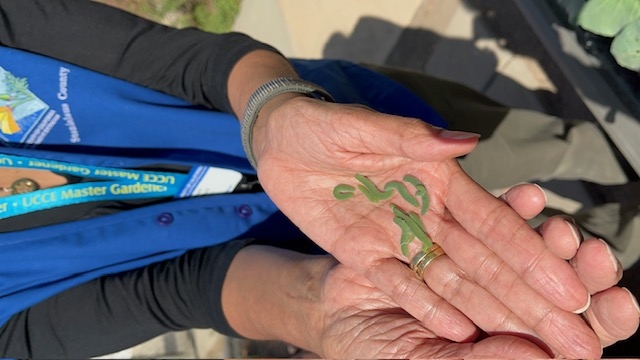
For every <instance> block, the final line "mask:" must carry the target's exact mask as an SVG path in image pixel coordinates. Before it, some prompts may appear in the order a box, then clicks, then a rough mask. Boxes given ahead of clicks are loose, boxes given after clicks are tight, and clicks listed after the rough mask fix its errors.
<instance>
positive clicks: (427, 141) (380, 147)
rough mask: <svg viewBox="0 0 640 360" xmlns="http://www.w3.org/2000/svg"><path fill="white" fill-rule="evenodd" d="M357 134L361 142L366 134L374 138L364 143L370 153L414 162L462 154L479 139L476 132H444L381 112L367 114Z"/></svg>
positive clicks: (416, 121) (414, 120) (416, 120)
mask: <svg viewBox="0 0 640 360" xmlns="http://www.w3.org/2000/svg"><path fill="white" fill-rule="evenodd" d="M360 131H361V133H360V136H361V138H362V139H369V136H367V135H370V136H371V138H373V139H375V141H367V143H366V146H367V147H368V150H369V151H370V152H372V153H375V154H380V155H392V156H400V157H405V158H409V159H412V160H416V161H441V160H447V159H451V158H454V157H458V156H462V155H466V154H468V153H470V152H471V151H472V150H473V149H474V148H475V147H476V145H477V144H478V139H479V138H480V135H479V134H476V133H471V132H463V131H451V130H446V129H442V128H439V127H435V126H432V125H430V124H428V123H426V122H424V121H422V120H418V119H413V118H405V117H400V116H394V115H387V114H381V113H373V114H370V115H369V116H368V119H367V124H366V126H365V127H363V128H361V129H360ZM362 131H364V132H365V133H369V134H362ZM362 135H365V136H362Z"/></svg>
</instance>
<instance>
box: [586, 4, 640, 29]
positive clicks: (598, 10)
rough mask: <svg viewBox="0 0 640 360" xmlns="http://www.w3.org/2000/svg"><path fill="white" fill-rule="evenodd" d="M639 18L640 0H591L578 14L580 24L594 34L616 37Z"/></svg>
mask: <svg viewBox="0 0 640 360" xmlns="http://www.w3.org/2000/svg"><path fill="white" fill-rule="evenodd" d="M638 18H640V1H638V0H589V1H587V3H586V4H585V5H584V7H583V8H582V10H581V11H580V14H579V15H578V25H580V26H581V27H582V28H583V29H585V30H587V31H590V32H592V33H594V34H598V35H601V36H606V37H614V36H615V35H616V34H617V33H618V32H620V30H621V29H622V28H623V27H624V26H625V25H627V24H629V23H631V22H632V21H634V20H636V19H638Z"/></svg>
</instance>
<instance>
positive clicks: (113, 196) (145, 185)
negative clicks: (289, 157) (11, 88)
mask: <svg viewBox="0 0 640 360" xmlns="http://www.w3.org/2000/svg"><path fill="white" fill-rule="evenodd" d="M0 167H13V168H27V169H38V170H50V171H55V172H57V173H63V174H69V175H73V176H78V177H83V178H92V179H96V181H92V182H83V183H79V184H69V185H63V186H58V187H55V188H49V189H42V190H37V191H35V192H30V193H26V194H17V195H12V196H8V197H5V198H0V219H5V218H8V217H12V216H18V215H23V214H27V213H31V212H34V211H39V210H45V209H51V208H56V207H61V206H67V205H73V204H80V203H86V202H92V201H105V200H133V199H147V198H158V197H176V198H181V197H189V196H199V195H207V194H221V193H230V192H232V191H233V189H234V188H235V187H236V186H237V184H238V183H239V182H240V181H241V180H242V174H241V173H239V172H237V171H233V170H228V169H220V168H214V167H206V166H196V167H194V168H192V169H191V171H190V173H189V174H180V173H173V172H161V171H144V170H131V169H118V168H111V167H101V166H88V165H80V164H74V163H68V162H61V161H52V160H43V159H36V158H30V157H23V156H13V155H4V154H0Z"/></svg>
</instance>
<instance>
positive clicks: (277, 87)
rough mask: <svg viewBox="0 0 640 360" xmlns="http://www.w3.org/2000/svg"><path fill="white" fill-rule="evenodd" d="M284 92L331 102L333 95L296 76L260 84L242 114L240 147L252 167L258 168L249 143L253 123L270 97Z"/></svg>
mask: <svg viewBox="0 0 640 360" xmlns="http://www.w3.org/2000/svg"><path fill="white" fill-rule="evenodd" d="M285 93H300V94H305V95H307V96H310V97H315V98H318V99H321V100H324V101H331V102H333V97H331V95H330V94H329V93H328V92H327V91H326V90H324V89H323V88H322V87H320V86H318V85H316V84H314V83H311V82H309V81H305V80H302V79H297V78H277V79H273V80H270V81H268V82H266V83H264V84H263V85H261V86H260V87H259V88H258V89H256V91H254V92H253V94H251V97H249V102H248V103H247V108H246V109H245V111H244V114H243V115H242V120H241V126H242V133H241V135H242V147H243V148H244V152H245V153H246V154H247V159H249V162H250V163H251V166H253V168H254V169H256V170H257V169H258V163H257V162H256V158H255V156H254V154H253V147H252V146H251V143H252V141H253V125H254V124H255V122H256V119H257V118H258V113H260V109H262V107H263V106H264V105H265V104H266V103H267V102H268V101H269V100H271V99H273V98H274V97H276V96H278V95H282V94H285Z"/></svg>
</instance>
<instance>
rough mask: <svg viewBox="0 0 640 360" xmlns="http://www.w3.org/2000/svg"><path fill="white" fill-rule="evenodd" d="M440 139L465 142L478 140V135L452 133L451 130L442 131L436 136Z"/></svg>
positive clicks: (462, 132)
mask: <svg viewBox="0 0 640 360" xmlns="http://www.w3.org/2000/svg"><path fill="white" fill-rule="evenodd" d="M438 136H440V137H441V138H444V139H453V140H467V139H473V138H476V139H477V138H479V137H480V134H476V133H472V132H466V131H452V130H442V131H440V134H438Z"/></svg>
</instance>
